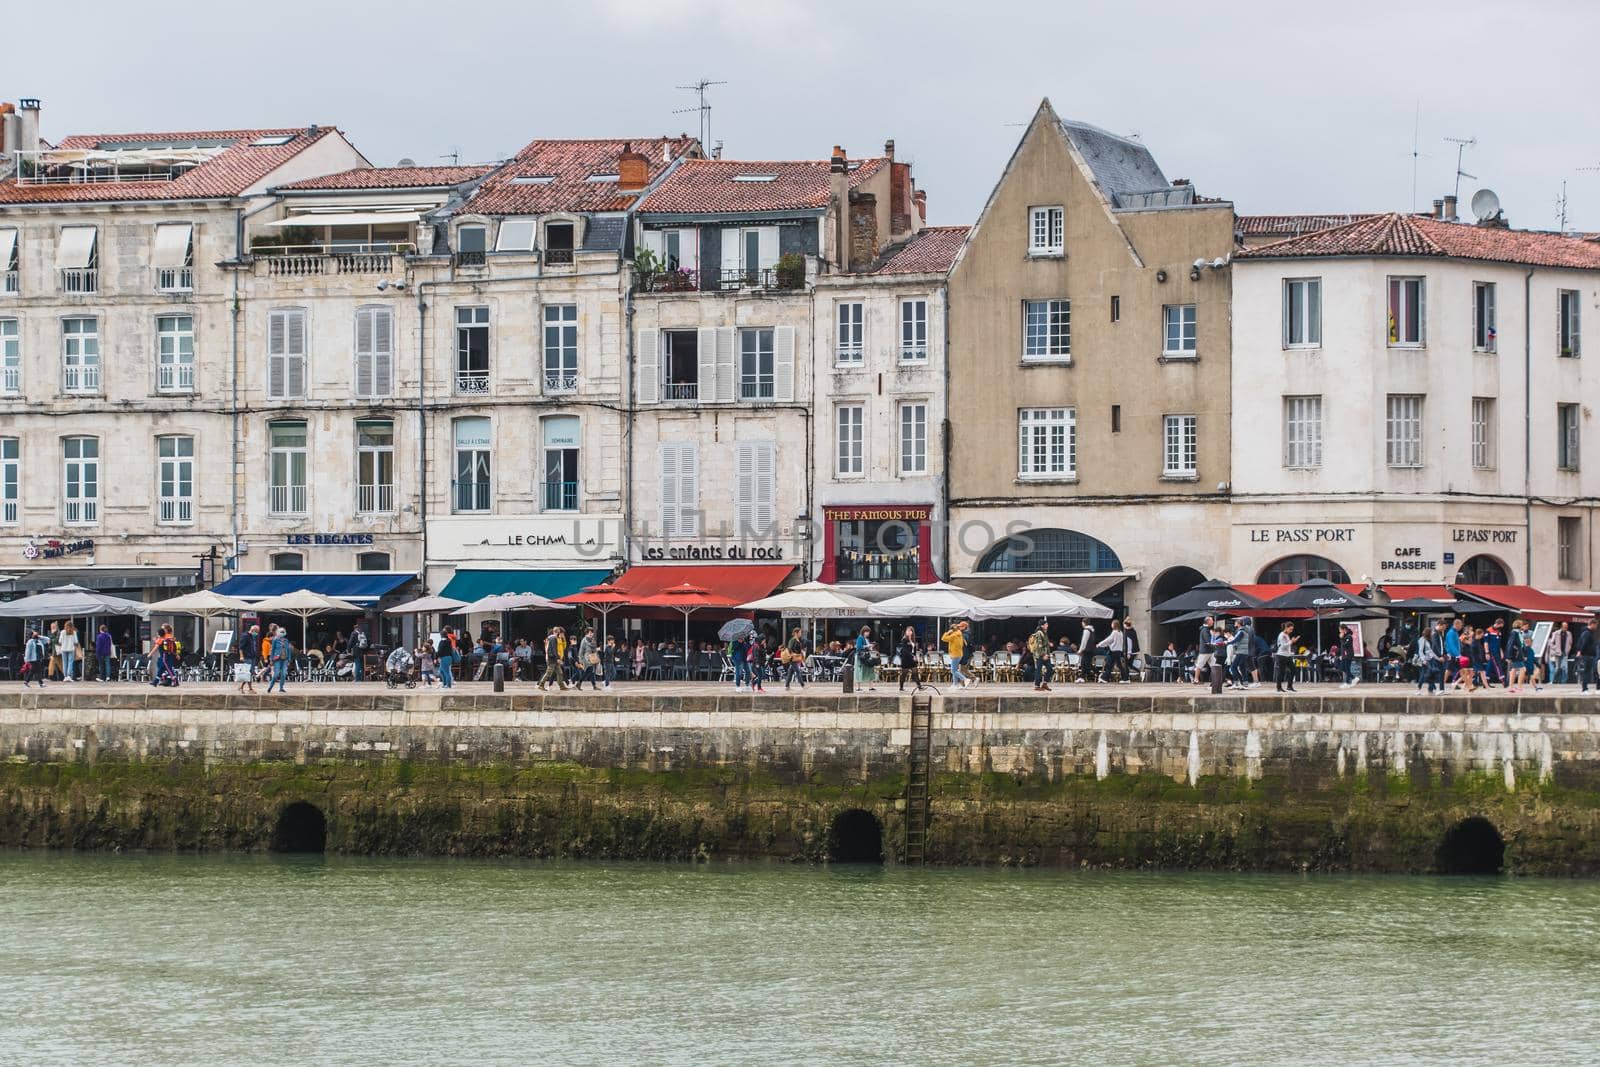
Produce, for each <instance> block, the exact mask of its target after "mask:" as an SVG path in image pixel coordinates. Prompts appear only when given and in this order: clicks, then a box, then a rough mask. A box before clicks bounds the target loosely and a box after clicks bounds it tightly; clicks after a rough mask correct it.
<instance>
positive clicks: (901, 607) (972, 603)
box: [876, 582, 990, 619]
mask: <svg viewBox="0 0 1600 1067" xmlns="http://www.w3.org/2000/svg"><path fill="white" fill-rule="evenodd" d="M989 603H990V602H989V601H987V600H985V599H983V597H981V596H973V595H972V594H971V593H969V592H967V591H966V590H965V589H962V588H960V587H958V586H954V585H951V584H950V583H949V582H930V583H928V584H927V585H919V586H917V587H916V588H915V589H912V590H911V591H910V592H907V593H901V594H900V595H899V596H895V597H890V598H889V599H888V600H884V601H880V602H879V603H878V604H877V611H876V614H878V615H880V616H884V617H887V618H895V619H901V618H905V619H948V618H953V617H955V616H958V615H965V614H967V613H968V612H969V611H974V610H976V609H978V608H983V607H987V606H988V605H989Z"/></svg>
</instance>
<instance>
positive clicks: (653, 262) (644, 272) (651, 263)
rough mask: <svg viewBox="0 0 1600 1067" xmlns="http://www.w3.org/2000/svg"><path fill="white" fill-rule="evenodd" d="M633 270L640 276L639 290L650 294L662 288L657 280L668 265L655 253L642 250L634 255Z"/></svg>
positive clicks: (646, 249) (645, 249)
mask: <svg viewBox="0 0 1600 1067" xmlns="http://www.w3.org/2000/svg"><path fill="white" fill-rule="evenodd" d="M633 269H634V271H635V272H636V273H637V274H638V275H639V288H641V289H643V290H644V291H645V292H647V293H648V292H654V291H655V290H656V289H658V288H660V286H659V285H658V284H657V281H656V279H657V277H658V276H659V275H660V274H661V273H662V272H663V271H665V270H666V269H667V264H666V261H665V260H663V259H662V258H661V256H659V255H657V254H656V253H655V252H652V251H651V250H650V249H648V248H641V249H639V250H638V251H637V252H635V253H634V254H633Z"/></svg>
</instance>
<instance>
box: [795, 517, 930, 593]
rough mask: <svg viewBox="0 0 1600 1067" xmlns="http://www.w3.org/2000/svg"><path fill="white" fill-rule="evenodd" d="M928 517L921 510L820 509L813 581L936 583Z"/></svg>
mask: <svg viewBox="0 0 1600 1067" xmlns="http://www.w3.org/2000/svg"><path fill="white" fill-rule="evenodd" d="M932 514H933V509H932V507H930V506H927V505H921V506H908V505H903V504H883V505H875V504H867V505H850V506H838V507H834V506H824V507H823V509H822V519H823V522H822V525H823V556H822V571H821V574H820V575H819V578H820V579H821V580H822V581H824V582H827V583H829V584H833V583H839V584H849V583H877V584H890V583H898V584H905V585H915V584H926V583H929V582H936V581H938V580H939V578H938V575H937V573H936V572H935V571H934V567H933V529H932V524H931V523H930V521H929V520H930V518H931V516H932Z"/></svg>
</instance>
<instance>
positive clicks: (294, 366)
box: [284, 308, 306, 397]
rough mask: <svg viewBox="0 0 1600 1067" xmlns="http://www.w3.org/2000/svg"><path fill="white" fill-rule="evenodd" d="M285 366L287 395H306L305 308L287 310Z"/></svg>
mask: <svg viewBox="0 0 1600 1067" xmlns="http://www.w3.org/2000/svg"><path fill="white" fill-rule="evenodd" d="M285 315H286V316H287V321H286V329H285V335H286V339H285V347H284V366H285V371H286V373H285V379H286V392H285V395H286V396H291V397H303V396H305V395H306V313H305V309H303V308H296V309H295V310H293V311H288V312H285Z"/></svg>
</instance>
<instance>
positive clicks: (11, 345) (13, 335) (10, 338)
mask: <svg viewBox="0 0 1600 1067" xmlns="http://www.w3.org/2000/svg"><path fill="white" fill-rule="evenodd" d="M21 395H22V323H21V322H19V321H18V320H17V319H0V396H21Z"/></svg>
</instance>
